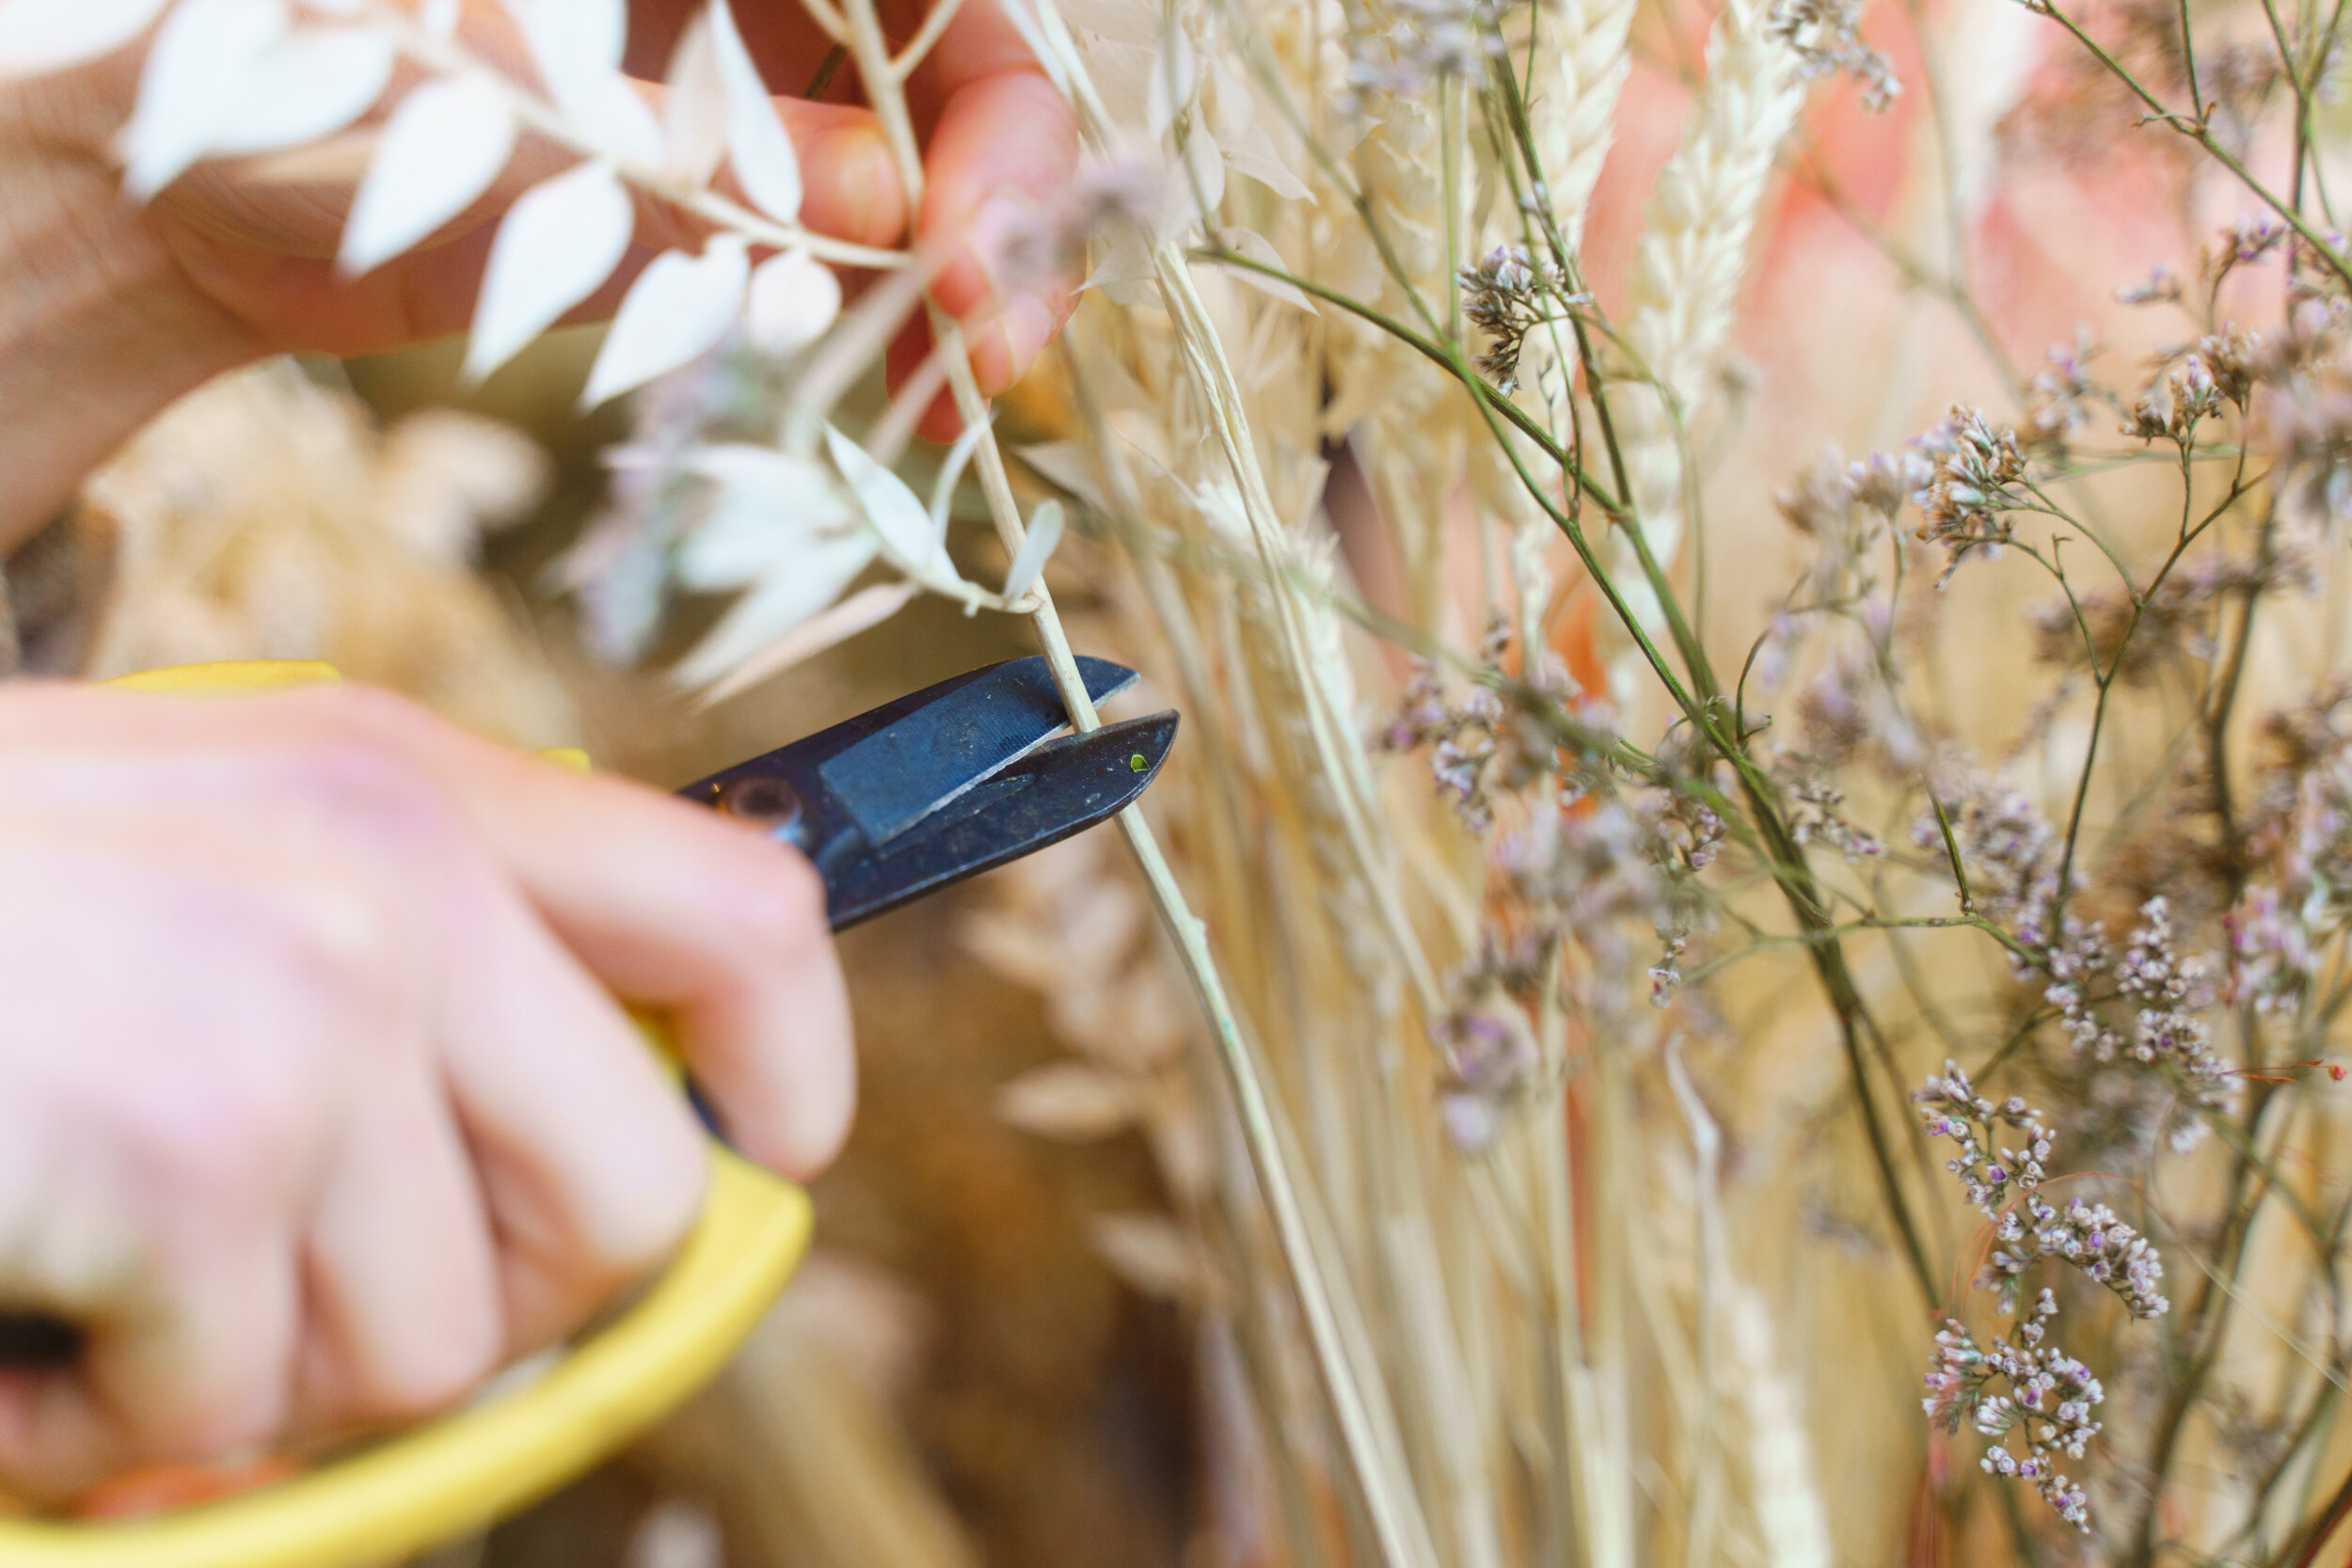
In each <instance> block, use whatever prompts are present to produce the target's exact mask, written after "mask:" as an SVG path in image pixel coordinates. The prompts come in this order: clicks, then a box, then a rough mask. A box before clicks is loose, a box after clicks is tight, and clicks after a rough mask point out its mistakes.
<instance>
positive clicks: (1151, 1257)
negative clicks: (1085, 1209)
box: [1087, 1214, 1209, 1303]
mask: <svg viewBox="0 0 2352 1568" xmlns="http://www.w3.org/2000/svg"><path fill="white" fill-rule="evenodd" d="M1087 1229H1088V1231H1089V1233H1090V1234H1089V1240H1091V1241H1092V1242H1093V1243H1094V1251H1095V1255H1096V1256H1097V1257H1099V1258H1101V1259H1103V1261H1104V1262H1105V1263H1107V1264H1109V1265H1110V1270H1111V1273H1113V1274H1115V1275H1119V1277H1120V1279H1122V1280H1125V1281H1126V1282H1127V1283H1128V1284H1129V1285H1131V1286H1133V1287H1135V1289H1136V1290H1138V1291H1142V1292H1143V1293H1144V1294H1145V1295H1147V1296H1158V1297H1160V1298H1162V1299H1164V1300H1168V1301H1175V1302H1184V1303H1197V1302H1200V1301H1201V1300H1204V1299H1205V1298H1206V1297H1207V1295H1208V1293H1209V1292H1208V1280H1209V1272H1208V1269H1207V1268H1206V1266H1204V1265H1203V1263H1202V1262H1201V1259H1200V1248H1199V1247H1197V1246H1195V1245H1194V1244H1193V1240H1192V1238H1191V1237H1190V1236H1188V1235H1186V1234H1185V1233H1184V1229H1183V1227H1180V1226H1178V1225H1177V1224H1176V1222H1175V1221H1173V1220H1171V1219H1169V1218H1168V1217H1167V1216H1166V1215H1164V1214H1097V1215H1095V1216H1094V1218H1093V1220H1092V1221H1091V1222H1089V1225H1088V1226H1087Z"/></svg>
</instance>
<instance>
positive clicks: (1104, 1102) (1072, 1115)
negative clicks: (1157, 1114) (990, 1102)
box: [996, 1062, 1136, 1143]
mask: <svg viewBox="0 0 2352 1568" xmlns="http://www.w3.org/2000/svg"><path fill="white" fill-rule="evenodd" d="M996 1117H997V1119H998V1120H1000V1121H1002V1122H1004V1123H1006V1124H1007V1125H1009V1126H1012V1127H1017V1128H1019V1129H1020V1130H1021V1131H1022V1132H1034V1133H1036V1134H1037V1135H1038V1136H1039V1137H1041V1138H1060V1139H1063V1140H1065V1141H1067V1142H1070V1143H1085V1142H1089V1141H1090V1140H1092V1139H1095V1138H1106V1137H1109V1136H1110V1135H1111V1134H1112V1133H1113V1132H1118V1131H1120V1129H1121V1128H1124V1127H1126V1126H1127V1125H1128V1124H1129V1123H1131V1122H1133V1121H1134V1120H1135V1119H1136V1086H1135V1085H1134V1084H1133V1083H1132V1082H1131V1081H1130V1080H1128V1079H1126V1078H1122V1077H1120V1076H1119V1075H1117V1074H1115V1073H1109V1072H1104V1070H1103V1069H1101V1068H1097V1067H1089V1066H1088V1065H1087V1064H1086V1063H1084V1062H1049V1063H1047V1064H1046V1065H1045V1066H1043V1067H1041V1068H1032V1069H1030V1070H1028V1071H1027V1072H1025V1073H1023V1074H1022V1075H1021V1076H1020V1077H1018V1078H1016V1079H1014V1080H1013V1081H1012V1082H1011V1083H1009V1084H1007V1085H1005V1086H1004V1087H1003V1088H1001V1089H999V1090H997V1091H996Z"/></svg>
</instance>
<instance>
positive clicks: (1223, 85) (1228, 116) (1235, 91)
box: [1209, 58, 1257, 143]
mask: <svg viewBox="0 0 2352 1568" xmlns="http://www.w3.org/2000/svg"><path fill="white" fill-rule="evenodd" d="M1209 87H1210V92H1209V123H1210V125H1211V126H1212V127H1213V128H1214V129H1215V130H1216V137H1217V140H1219V141H1221V142H1227V143H1231V142H1232V140H1234V138H1236V137H1238V136H1239V135H1242V133H1243V132H1245V131H1247V130H1248V129H1249V123H1250V120H1251V119H1252V118H1253V117H1254V116H1255V114H1256V112H1257V102H1256V99H1255V98H1254V96H1253V95H1252V94H1251V93H1250V91H1249V88H1248V85H1247V84H1245V83H1244V82H1243V81H1242V78H1241V73H1240V72H1239V71H1235V70H1234V69H1233V68H1232V66H1230V65H1227V64H1226V63H1225V62H1224V61H1223V60H1221V59H1215V58H1212V59H1211V60H1210V61H1209Z"/></svg>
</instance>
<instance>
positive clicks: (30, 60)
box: [0, 0, 167, 77]
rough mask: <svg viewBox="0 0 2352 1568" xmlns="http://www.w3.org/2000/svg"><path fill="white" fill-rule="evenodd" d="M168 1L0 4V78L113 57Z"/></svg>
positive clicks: (6, 0) (0, 0)
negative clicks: (103, 56) (105, 56)
mask: <svg viewBox="0 0 2352 1568" xmlns="http://www.w3.org/2000/svg"><path fill="white" fill-rule="evenodd" d="M166 4H167V0H0V77H5V76H39V75H41V74H43V73H45V72H47V71H63V70H65V69H66V68H67V67H68V66H75V65H80V64H82V63H83V62H85V61H87V60H94V59H97V58H98V57H99V56H101V55H111V54H113V53H114V52H115V51H116V50H118V49H119V48H121V47H122V46H123V45H124V44H126V43H129V42H130V41H131V40H134V39H135V38H137V37H138V36H139V35H140V34H141V33H144V32H145V31H147V29H148V28H149V27H150V26H151V25H152V24H153V23H154V21H155V18H156V16H157V14H158V13H160V12H161V11H162V10H163V8H164V7H165V5H166Z"/></svg>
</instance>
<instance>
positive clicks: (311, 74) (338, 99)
mask: <svg viewBox="0 0 2352 1568" xmlns="http://www.w3.org/2000/svg"><path fill="white" fill-rule="evenodd" d="M391 75H392V40H390V39H389V38H387V37H386V36H385V35H383V34H382V33H379V32H375V31H374V30H373V29H371V28H366V27H335V28H319V29H315V30H312V31H308V32H298V33H294V34H290V35H289V36H287V37H285V38H282V39H279V40H278V41H277V42H276V43H274V44H272V45H270V47H269V48H267V49H265V50H263V51H262V55H261V56H260V58H258V59H257V60H255V61H254V62H253V67H252V70H251V71H250V72H249V74H248V75H247V76H246V91H245V93H244V94H243V96H242V97H241V98H240V100H239V101H238V102H237V103H235V104H234V105H232V106H231V108H230V112H229V118H228V120H227V122H226V123H225V124H224V125H223V126H222V127H221V129H220V132H219V134H218V135H215V136H214V137H213V139H212V145H211V146H210V147H208V148H207V149H206V151H208V152H212V153H241V152H269V151H273V150H277V149H278V148H281V147H298V146H300V145H301V144H302V143H304V142H309V141H316V140H317V139H318V138H319V137H321V136H326V135H333V134H334V133H335V132H337V131H340V130H342V128H343V127H344V126H346V125H349V124H350V123H351V122H352V121H353V120H355V119H358V118H359V117H360V116H361V115H363V114H366V113H367V112H368V110H369V109H371V108H373V106H374V104H375V101H376V100H377V99H378V98H381V97H382V96H383V95H384V84H385V83H387V82H389V80H391Z"/></svg>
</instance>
